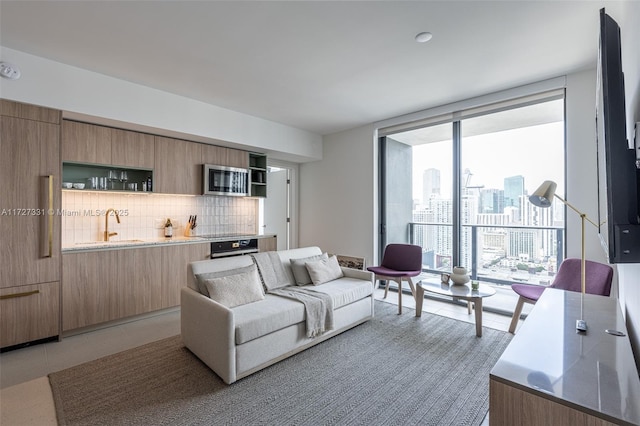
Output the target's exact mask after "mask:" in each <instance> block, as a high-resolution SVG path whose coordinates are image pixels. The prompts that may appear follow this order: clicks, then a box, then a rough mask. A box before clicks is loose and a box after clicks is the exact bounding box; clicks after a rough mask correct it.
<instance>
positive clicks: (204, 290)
mask: <svg viewBox="0 0 640 426" xmlns="http://www.w3.org/2000/svg"><path fill="white" fill-rule="evenodd" d="M252 270H256V265H249V266H243V267H242V268H236V269H227V270H226V271H216V272H205V273H202V274H196V283H197V284H198V291H199V292H200V293H202V294H204V295H205V296H207V297H209V290H207V286H206V285H205V284H204V281H205V280H209V279H212V278H220V277H227V276H229V275H236V274H243V273H245V272H249V271H252Z"/></svg>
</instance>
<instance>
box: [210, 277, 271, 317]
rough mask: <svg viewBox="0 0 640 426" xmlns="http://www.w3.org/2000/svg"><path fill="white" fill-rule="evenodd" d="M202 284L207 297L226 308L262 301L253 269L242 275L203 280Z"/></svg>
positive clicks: (262, 297) (261, 294)
mask: <svg viewBox="0 0 640 426" xmlns="http://www.w3.org/2000/svg"><path fill="white" fill-rule="evenodd" d="M204 284H205V286H206V287H207V290H208V291H209V297H210V298H211V299H212V300H215V301H216V302H218V303H220V304H221V305H224V306H226V307H227V308H234V307H236V306H240V305H246V304H247V303H251V302H257V301H259V300H262V299H264V293H263V292H262V284H261V283H260V277H258V270H257V269H255V268H254V269H253V270H252V271H249V272H244V273H242V274H235V275H228V276H226V277H220V278H210V279H205V280H204Z"/></svg>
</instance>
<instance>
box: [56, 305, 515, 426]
mask: <svg viewBox="0 0 640 426" xmlns="http://www.w3.org/2000/svg"><path fill="white" fill-rule="evenodd" d="M375 309H376V311H375V318H374V319H373V320H371V321H368V322H367V323H365V324H362V325H360V326H357V327H355V328H354V329H351V330H349V331H347V332H344V333H342V334H340V335H338V336H335V337H333V338H331V339H329V340H327V341H326V342H323V343H321V344H319V345H316V346H314V347H312V348H310V349H307V350H306V351H304V352H301V353H299V354H297V355H295V356H293V357H290V358H288V359H286V360H284V361H281V362H279V363H277V364H275V365H273V366H271V367H268V368H266V369H264V370H262V371H260V372H258V373H255V374H253V375H251V376H249V377H246V378H244V379H241V380H239V381H238V382H236V383H234V384H232V385H226V384H224V383H223V382H222V380H221V379H219V378H218V376H216V375H215V373H213V372H212V371H211V370H209V368H208V367H207V366H206V365H205V364H203V363H202V362H201V361H199V360H198V358H196V357H195V356H194V355H193V354H192V353H191V352H190V351H189V350H188V349H186V348H185V347H184V345H183V344H182V341H181V339H180V336H175V337H170V338H168V339H164V340H161V341H158V342H154V343H150V344H147V345H144V346H141V347H138V348H134V349H130V350H127V351H124V352H121V353H118V354H114V355H110V356H107V357H105V358H101V359H98V360H96V361H91V362H88V363H85V364H82V365H79V366H76V367H72V368H69V369H66V370H63V371H59V372H56V373H52V374H50V375H49V381H50V383H51V388H52V390H53V397H54V401H55V406H56V414H57V418H58V422H59V424H60V425H321V424H322V425H479V424H480V423H481V422H482V420H483V418H484V417H485V415H486V413H487V410H488V406H489V371H490V370H491V368H492V367H493V365H494V364H495V363H496V361H497V360H498V358H499V357H500V355H501V354H502V352H503V351H504V349H505V348H506V346H507V344H508V343H509V341H510V339H511V335H510V334H508V333H505V332H501V331H497V330H493V329H489V328H485V329H484V330H483V336H482V337H476V335H475V325H474V324H470V323H466V322H462V321H456V320H453V319H450V318H445V317H441V316H437V315H431V314H427V313H423V315H422V318H416V317H415V316H414V311H412V310H411V309H405V312H404V314H403V315H397V310H398V308H397V306H394V305H390V304H387V303H384V302H376V305H375ZM203 337H204V336H203Z"/></svg>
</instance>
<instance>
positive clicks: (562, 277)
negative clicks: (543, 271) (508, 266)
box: [509, 259, 613, 333]
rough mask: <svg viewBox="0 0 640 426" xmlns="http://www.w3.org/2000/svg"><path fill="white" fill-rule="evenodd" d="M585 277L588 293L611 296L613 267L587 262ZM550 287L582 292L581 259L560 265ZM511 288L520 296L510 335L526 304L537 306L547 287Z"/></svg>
mask: <svg viewBox="0 0 640 426" xmlns="http://www.w3.org/2000/svg"><path fill="white" fill-rule="evenodd" d="M585 276H586V280H585V292H586V293H590V294H599V295H601V296H609V293H610V292H611V281H612V280H613V268H612V267H611V266H609V265H605V264H603V263H598V262H592V261H590V260H587V261H585ZM549 287H550V288H558V289H561V290H567V291H576V292H578V293H580V292H581V291H582V282H581V274H580V259H565V260H564V262H562V263H561V264H560V269H558V273H557V274H556V277H555V279H554V280H553V284H551V285H550V286H549ZM511 288H512V289H513V291H515V292H516V293H517V294H518V296H520V297H519V298H518V304H517V305H516V308H515V309H514V311H513V317H512V318H511V325H510V326H509V333H514V332H515V331H516V326H517V325H518V320H519V319H520V314H521V313H522V307H523V306H524V304H525V303H534V304H535V303H536V302H537V301H538V299H539V298H540V296H542V292H543V291H544V289H545V288H547V287H544V286H539V285H531V284H512V285H511Z"/></svg>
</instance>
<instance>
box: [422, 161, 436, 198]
mask: <svg viewBox="0 0 640 426" xmlns="http://www.w3.org/2000/svg"><path fill="white" fill-rule="evenodd" d="M432 194H435V195H440V170H438V169H433V168H430V169H427V170H425V171H424V172H423V173H422V203H423V204H428V203H429V198H431V195H432Z"/></svg>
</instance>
